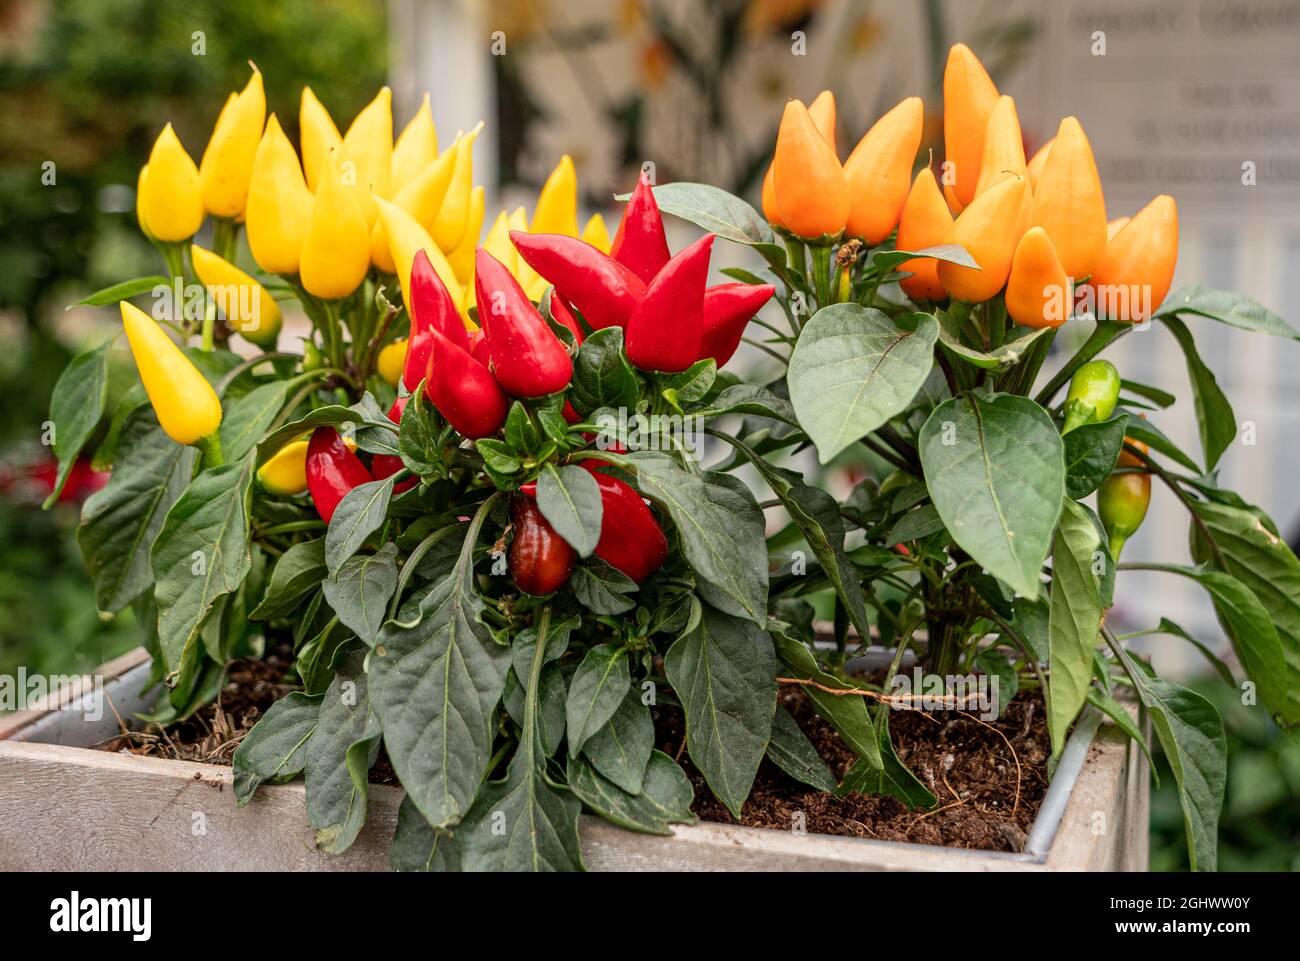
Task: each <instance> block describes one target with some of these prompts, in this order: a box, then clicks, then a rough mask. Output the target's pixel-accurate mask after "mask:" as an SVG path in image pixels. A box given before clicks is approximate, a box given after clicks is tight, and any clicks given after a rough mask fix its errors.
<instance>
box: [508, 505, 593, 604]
mask: <svg viewBox="0 0 1300 961" xmlns="http://www.w3.org/2000/svg"><path fill="white" fill-rule="evenodd" d="M510 523H511V526H512V527H513V530H514V537H513V539H512V540H511V542H510V555H509V562H510V574H511V576H512V577H513V578H514V580H515V584H516V585H517V586H518V587H519V589H520V590H521V591H524V592H526V593H528V594H534V595H537V596H539V597H540V596H542V595H545V594H550V593H552V592H554V591H556V590H559V588H561V587H562V586H564V583H565V581H567V580H568V579H569V575H570V574H571V573H572V572H573V563H574V561H575V560H577V552H575V551H574V549H573V548H572V547H570V546H569V544H568V542H567V541H565V539H564V538H562V537H561V536H560V535H559V534H557V533H556V532H555V528H553V527H552V526H551V525H550V523H549V522H548V521H547V520H546V518H545V517H543V516H542V511H541V508H539V507H538V506H537V501H535V500H534V499H533V498H531V497H524V496H517V497H515V498H514V499H513V500H512V501H511V502H510Z"/></svg>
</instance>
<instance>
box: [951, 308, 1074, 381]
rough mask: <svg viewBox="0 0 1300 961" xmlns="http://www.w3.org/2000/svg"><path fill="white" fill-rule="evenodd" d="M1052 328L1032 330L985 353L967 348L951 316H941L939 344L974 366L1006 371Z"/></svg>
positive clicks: (1018, 361)
mask: <svg viewBox="0 0 1300 961" xmlns="http://www.w3.org/2000/svg"><path fill="white" fill-rule="evenodd" d="M1051 329H1052V328H1050V327H1042V328H1039V329H1038V330H1031V331H1030V332H1029V333H1026V334H1021V335H1020V336H1018V337H1016V338H1014V339H1013V340H1009V341H1007V342H1006V343H1005V344H1002V345H1001V346H1000V347H996V348H994V349H993V350H991V351H988V352H985V351H982V350H976V349H975V348H973V347H967V346H966V345H965V344H963V343H962V341H961V335H960V333H959V332H958V331H957V330H956V329H954V327H953V323H952V322H950V318H949V315H948V314H946V313H941V314H940V323H939V344H940V346H941V347H943V349H944V350H945V351H947V352H948V353H949V354H951V355H952V356H954V357H957V358H959V359H961V360H964V361H966V363H968V364H973V365H974V366H976V367H979V368H981V369H983V370H1005V369H1006V368H1008V367H1014V366H1015V365H1016V364H1018V363H1020V360H1021V358H1023V357H1024V356H1025V353H1026V351H1028V350H1029V348H1030V347H1032V346H1033V345H1034V344H1035V343H1036V342H1037V341H1038V339H1039V338H1040V337H1043V336H1045V335H1046V334H1047V333H1048V332H1049V331H1050V330H1051Z"/></svg>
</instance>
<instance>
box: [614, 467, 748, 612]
mask: <svg viewBox="0 0 1300 961" xmlns="http://www.w3.org/2000/svg"><path fill="white" fill-rule="evenodd" d="M627 459H628V461H629V462H630V463H632V464H633V466H635V467H636V470H637V479H638V481H639V482H640V485H641V492H642V493H643V494H645V496H647V497H649V498H650V499H651V500H653V501H655V502H656V503H658V504H659V505H660V506H661V507H663V508H664V509H665V510H666V511H667V512H668V515H669V516H670V517H671V518H672V520H673V523H674V524H675V525H677V530H678V533H679V534H680V535H681V539H682V550H683V552H684V553H685V555H686V560H687V561H688V562H689V563H690V565H691V567H692V568H694V570H695V576H696V578H697V579H698V581H699V589H700V593H701V594H702V595H703V597H704V599H705V600H707V601H708V602H709V603H710V604H712V605H713V606H714V607H716V608H718V609H719V610H722V611H724V612H726V613H728V614H734V615H736V616H737V617H745V618H748V619H749V620H751V621H753V622H754V623H755V624H759V625H762V624H764V623H766V620H767V542H766V540H765V537H764V521H763V512H762V511H761V510H759V508H758V504H757V502H755V500H754V495H753V494H752V493H750V491H749V488H748V487H746V486H745V485H744V483H743V482H741V481H739V480H737V479H736V478H734V477H731V476H729V475H726V474H716V473H707V472H706V473H704V474H692V473H688V472H687V471H685V470H683V469H682V468H680V467H678V466H677V463H676V461H674V460H673V458H672V457H671V456H669V455H668V454H664V453H660V452H657V451H637V452H634V453H632V454H629V455H628V457H627Z"/></svg>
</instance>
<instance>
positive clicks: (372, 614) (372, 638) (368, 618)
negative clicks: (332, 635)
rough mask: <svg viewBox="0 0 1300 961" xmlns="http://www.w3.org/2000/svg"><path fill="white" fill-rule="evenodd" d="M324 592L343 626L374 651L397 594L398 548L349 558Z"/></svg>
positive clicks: (327, 581)
mask: <svg viewBox="0 0 1300 961" xmlns="http://www.w3.org/2000/svg"><path fill="white" fill-rule="evenodd" d="M286 556H287V555H286ZM321 588H322V589H323V590H324V592H325V600H326V602H327V603H328V604H329V606H330V607H331V608H333V609H334V613H335V614H337V615H338V616H339V620H340V621H342V622H343V626H344V627H347V628H349V629H350V630H351V631H353V633H355V634H356V635H357V637H359V638H361V640H363V641H365V643H366V645H367V646H368V647H374V646H375V643H376V641H377V640H378V639H379V628H380V626H381V625H382V624H383V623H384V617H385V615H386V614H387V612H388V602H389V601H390V600H391V599H392V597H393V592H394V591H395V590H397V545H396V544H385V545H384V547H383V548H382V549H381V550H380V551H379V552H378V553H376V554H364V555H355V556H353V557H349V558H348V559H347V560H346V561H344V562H343V566H342V567H340V568H339V570H338V572H337V573H336V574H333V575H331V576H330V577H328V578H326V579H325V580H324V581H323V582H322V583H321Z"/></svg>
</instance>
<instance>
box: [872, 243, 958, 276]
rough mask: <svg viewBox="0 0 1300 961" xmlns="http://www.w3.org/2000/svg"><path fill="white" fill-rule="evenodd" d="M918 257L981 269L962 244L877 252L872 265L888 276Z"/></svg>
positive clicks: (873, 256)
mask: <svg viewBox="0 0 1300 961" xmlns="http://www.w3.org/2000/svg"><path fill="white" fill-rule="evenodd" d="M918 257H919V258H922V259H931V260H939V261H946V262H947V263H950V264H957V265H958V266H960V267H971V268H973V269H975V270H979V269H980V265H979V264H977V263H976V262H975V258H974V257H972V256H971V255H970V251H969V250H967V249H966V248H965V247H963V246H962V245H961V244H936V245H935V246H933V247H923V248H922V249H920V250H877V251H876V252H875V253H873V254H872V255H871V265H872V266H873V267H874V268H875V269H876V271H877V272H878V273H881V274H887V273H890V272H891V271H893V270H894V269H895V268H897V267H901V266H902V265H903V264H905V263H907V262H908V261H909V260H915V259H917V258H918Z"/></svg>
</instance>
